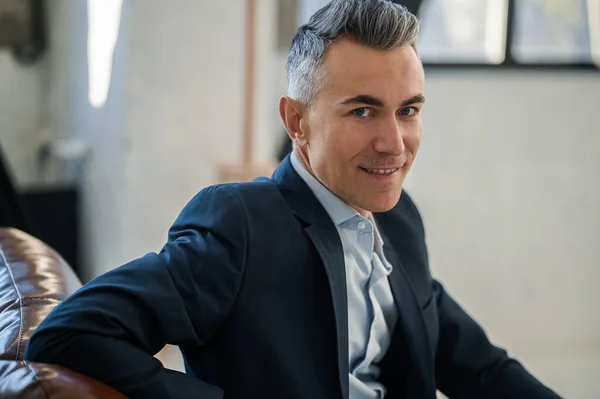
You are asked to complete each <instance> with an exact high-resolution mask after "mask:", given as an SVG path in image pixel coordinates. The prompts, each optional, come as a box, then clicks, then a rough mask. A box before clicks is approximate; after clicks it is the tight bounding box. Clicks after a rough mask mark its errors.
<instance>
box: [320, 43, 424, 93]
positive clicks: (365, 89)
mask: <svg viewBox="0 0 600 399" xmlns="http://www.w3.org/2000/svg"><path fill="white" fill-rule="evenodd" d="M323 69H324V72H325V76H326V81H325V84H324V86H323V87H322V90H321V94H323V95H325V96H346V95H348V96H354V95H357V94H369V95H374V96H379V97H381V98H383V99H387V100H389V101H396V100H399V99H400V100H404V99H406V98H408V97H411V96H413V95H416V94H420V93H422V92H423V81H424V73H423V66H422V65H421V62H420V60H419V57H418V56H417V54H416V53H415V51H414V50H413V49H412V47H410V46H409V45H406V46H403V47H399V48H396V49H393V50H388V51H380V50H375V49H372V48H369V47H366V46H363V45H361V44H358V43H356V42H354V41H352V40H349V39H341V40H339V41H336V42H334V43H333V44H332V45H331V47H330V48H329V50H328V52H327V54H326V56H325V59H324V61H323Z"/></svg>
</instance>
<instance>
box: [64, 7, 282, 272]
mask: <svg viewBox="0 0 600 399" xmlns="http://www.w3.org/2000/svg"><path fill="white" fill-rule="evenodd" d="M244 5H245V1H243V0H235V1H229V2H214V1H211V2H207V1H180V2H178V3H177V6H173V4H171V3H166V2H163V1H158V0H148V1H143V2H141V1H140V2H136V1H129V0H125V1H124V6H123V15H122V20H121V32H120V37H119V40H118V43H117V49H116V51H115V59H114V63H115V66H114V69H113V81H112V83H111V89H110V92H109V98H108V100H107V104H106V106H105V107H104V108H103V109H101V110H91V109H89V107H87V108H85V107H80V109H79V114H84V115H86V117H85V122H84V123H83V126H84V128H83V129H82V132H83V133H78V134H77V135H78V137H80V138H81V137H82V138H84V139H85V140H86V142H88V143H89V144H90V146H91V149H92V154H91V156H90V158H89V159H88V160H87V161H86V163H85V166H84V169H85V178H84V180H83V182H82V183H83V187H84V188H83V194H84V197H85V205H84V208H85V211H84V223H85V224H86V228H85V231H86V240H85V242H86V243H87V248H86V249H87V250H86V254H87V260H86V262H85V264H86V265H87V268H86V272H85V277H86V278H91V277H93V276H95V275H98V274H100V273H103V272H105V271H107V270H110V269H112V268H114V267H116V266H119V265H121V264H123V263H124V262H126V261H128V260H131V259H133V258H135V257H138V256H140V255H142V254H144V253H146V252H148V251H157V250H159V249H160V247H161V246H162V245H163V243H164V242H165V239H166V234H167V230H168V228H169V226H170V225H171V224H172V222H173V221H174V219H175V218H176V217H177V215H178V213H179V212H180V210H181V209H182V207H183V206H184V205H185V203H186V202H187V201H188V200H189V199H190V198H191V197H192V196H193V195H194V194H195V193H196V192H197V191H199V190H200V189H202V188H203V187H206V186H208V185H210V184H214V183H216V182H217V177H218V170H219V165H221V164H223V163H226V162H235V161H238V160H239V159H240V156H241V135H242V127H243V126H242V123H243V112H242V111H243V95H244V91H243V90H244V81H243V79H244V68H245V66H244V60H245V58H244V47H243V46H244V34H245V9H244ZM258 6H259V11H258V27H259V28H258V32H257V35H258V38H259V40H260V44H259V46H258V48H257V51H258V56H257V61H258V68H257V76H256V78H257V93H256V102H257V104H258V106H257V107H256V108H257V113H256V120H255V128H256V133H257V134H256V135H257V143H256V144H255V149H256V153H257V160H258V161H268V160H269V158H270V157H271V154H272V153H273V152H274V148H275V145H276V143H274V142H273V141H272V140H271V137H272V136H271V133H270V132H271V131H272V130H273V129H274V128H273V127H272V126H273V119H272V118H271V117H272V114H271V112H270V110H271V109H272V110H276V109H277V103H276V100H275V101H271V99H272V97H273V94H272V92H271V91H270V90H269V89H271V88H272V83H271V80H272V78H271V69H270V66H271V63H270V62H269V60H270V59H271V58H272V52H273V51H274V48H275V38H274V37H273V34H272V31H273V29H274V24H275V20H274V18H275V8H274V7H273V6H274V3H272V2H270V1H269V0H261V1H259V2H258ZM80 34H84V35H85V31H84V32H80ZM83 48H85V47H83ZM81 51H83V50H80V52H81ZM86 76H87V75H86ZM71 84H72V85H77V83H76V82H72V83H71ZM266 103H271V104H272V108H269V107H266V106H264V105H265V104H266Z"/></svg>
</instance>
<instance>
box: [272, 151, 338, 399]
mask: <svg viewBox="0 0 600 399" xmlns="http://www.w3.org/2000/svg"><path fill="white" fill-rule="evenodd" d="M273 181H275V183H277V186H278V188H279V191H280V192H281V194H282V195H283V196H284V198H285V200H286V201H287V202H288V204H289V205H290V207H291V208H292V209H293V210H294V213H295V214H296V217H297V218H298V219H300V221H301V222H303V224H304V225H305V231H306V234H307V235H308V237H309V238H310V240H311V241H312V242H313V244H314V246H315V248H316V249H317V252H318V253H319V256H320V257H321V260H322V262H323V265H324V267H325V271H326V273H327V278H328V280H329V287H330V290H331V296H332V300H333V309H334V313H335V320H336V332H337V357H338V370H339V381H340V388H341V392H342V397H343V398H344V399H347V398H348V397H349V392H348V391H349V384H350V382H349V375H348V373H349V371H348V298H347V292H346V269H345V262H344V249H343V247H342V242H341V240H340V237H339V234H338V232H337V229H336V227H335V225H334V224H333V222H332V221H331V219H330V217H329V215H328V214H327V212H326V211H325V209H324V208H323V206H322V205H321V203H320V202H319V200H318V199H317V198H316V197H315V196H314V194H313V193H312V191H311V189H310V188H309V187H308V185H307V184H306V183H305V182H304V180H302V178H301V177H300V176H299V175H298V173H296V171H295V170H294V168H293V166H292V164H291V162H290V158H289V156H288V157H287V158H286V159H284V160H283V162H282V163H281V164H280V165H279V167H278V168H277V169H276V170H275V173H274V174H273Z"/></svg>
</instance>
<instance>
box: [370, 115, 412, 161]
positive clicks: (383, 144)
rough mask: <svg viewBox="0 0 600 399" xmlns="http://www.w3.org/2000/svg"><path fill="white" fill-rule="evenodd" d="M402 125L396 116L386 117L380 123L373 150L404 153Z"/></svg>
mask: <svg viewBox="0 0 600 399" xmlns="http://www.w3.org/2000/svg"><path fill="white" fill-rule="evenodd" d="M403 133H404V132H403V127H402V125H401V124H400V123H399V121H398V120H397V119H396V118H392V119H388V120H386V121H385V122H383V123H382V125H381V126H380V129H379V133H378V135H377V137H376V139H375V143H374V147H375V151H377V152H379V153H384V154H390V155H394V156H399V155H402V154H403V153H404V151H405V150H406V146H405V144H404V137H403Z"/></svg>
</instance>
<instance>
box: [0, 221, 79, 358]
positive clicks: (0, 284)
mask: <svg viewBox="0 0 600 399" xmlns="http://www.w3.org/2000/svg"><path fill="white" fill-rule="evenodd" d="M79 287H81V282H80V281H79V279H78V278H77V276H76V275H75V273H74V272H73V270H72V269H71V267H70V266H69V265H68V264H67V263H66V262H65V261H64V260H63V259H62V258H61V257H60V255H58V254H57V253H56V251H54V250H53V249H52V248H50V247H48V246H47V245H46V244H44V243H43V242H41V241H39V240H37V239H36V238H34V237H32V236H30V235H28V234H26V233H24V232H22V231H20V230H16V229H10V228H0V360H21V359H22V358H23V351H24V350H25V345H26V344H27V340H28V339H29V337H30V336H31V334H32V333H33V331H34V330H35V329H36V328H37V326H38V325H39V323H40V322H41V321H42V320H43V319H44V318H45V317H46V316H47V315H48V313H50V311H51V310H52V309H53V308H54V306H56V305H57V304H58V303H59V302H60V301H62V300H63V299H64V298H66V297H67V296H68V295H70V294H71V293H73V292H74V291H75V290H77V289H78V288H79Z"/></svg>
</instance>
